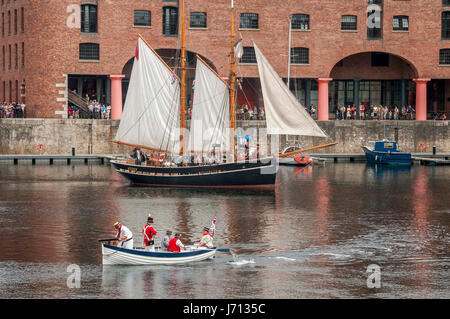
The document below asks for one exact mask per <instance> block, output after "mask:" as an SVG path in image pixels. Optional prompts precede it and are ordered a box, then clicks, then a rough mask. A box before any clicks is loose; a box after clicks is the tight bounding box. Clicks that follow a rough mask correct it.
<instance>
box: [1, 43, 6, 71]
mask: <svg viewBox="0 0 450 319" xmlns="http://www.w3.org/2000/svg"><path fill="white" fill-rule="evenodd" d="M2 65H3V71H5V69H6V47H5V46H3V49H2Z"/></svg>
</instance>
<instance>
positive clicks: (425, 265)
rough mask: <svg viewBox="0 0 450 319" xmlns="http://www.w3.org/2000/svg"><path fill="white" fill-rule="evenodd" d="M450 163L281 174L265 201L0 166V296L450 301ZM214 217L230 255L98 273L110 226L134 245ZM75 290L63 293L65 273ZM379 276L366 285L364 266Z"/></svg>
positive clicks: (89, 173)
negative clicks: (74, 272) (77, 281)
mask: <svg viewBox="0 0 450 319" xmlns="http://www.w3.org/2000/svg"><path fill="white" fill-rule="evenodd" d="M449 188H450V168H448V167H436V168H432V167H421V166H414V167H412V168H406V169H405V168H400V169H395V168H383V167H371V166H367V165H366V164H355V163H351V164H350V163H349V164H327V165H326V166H324V167H308V168H306V169H300V168H290V167H282V168H280V172H279V175H278V180H277V187H276V190H275V191H274V192H255V191H245V192H244V191H232V190H224V191H220V190H215V191H209V190H188V189H156V188H137V187H132V186H129V184H128V183H127V182H126V181H125V180H124V179H123V178H122V177H121V176H119V175H118V174H117V173H116V172H114V171H113V169H112V168H111V167H109V166H101V165H98V166H96V165H89V166H87V165H75V166H65V165H61V166H57V165H55V166H26V165H19V166H13V165H5V164H4V165H0V230H1V231H0V233H1V235H0V298H183V299H185V298H450V271H449V268H450V253H449V252H450V240H449V226H450V196H449ZM149 213H151V215H152V217H153V218H154V220H155V228H156V229H157V230H158V231H159V233H158V236H157V241H158V242H159V241H160V240H161V238H162V235H163V234H164V232H165V230H166V229H172V230H174V231H179V232H181V233H182V234H183V236H182V240H184V241H185V242H186V241H189V240H193V239H196V238H198V237H199V236H200V235H201V228H202V227H203V226H209V224H210V222H211V218H212V217H213V216H214V215H216V216H217V229H218V230H217V233H216V239H215V244H216V245H217V246H218V247H230V248H232V250H233V254H229V253H217V255H216V258H215V259H214V260H212V261H204V262H200V263H197V264H193V265H184V266H128V267H126V266H105V267H103V266H102V265H101V251H100V246H99V245H98V243H97V239H99V238H105V237H110V236H111V235H114V233H115V232H114V230H113V228H112V225H113V223H114V222H115V221H116V220H120V221H122V222H123V223H124V224H125V225H127V226H128V227H129V228H130V229H131V230H132V231H133V232H134V237H135V241H134V242H135V244H140V242H141V240H142V235H141V233H140V231H141V229H142V227H143V225H144V223H145V221H146V217H147V215H148V214H149ZM71 264H77V265H79V266H80V268H81V288H79V289H77V288H72V289H69V288H68V287H67V278H68V276H69V273H68V272H67V267H68V266H69V265H71ZM371 264H376V265H379V266H380V267H381V288H368V287H367V277H368V275H369V273H367V272H366V270H367V267H368V266H369V265H371Z"/></svg>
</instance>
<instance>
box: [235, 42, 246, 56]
mask: <svg viewBox="0 0 450 319" xmlns="http://www.w3.org/2000/svg"><path fill="white" fill-rule="evenodd" d="M234 55H235V57H236V58H237V59H240V58H242V56H243V55H244V47H243V46H242V39H241V40H239V41H238V42H237V43H236V44H235V45H234Z"/></svg>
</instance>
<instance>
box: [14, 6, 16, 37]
mask: <svg viewBox="0 0 450 319" xmlns="http://www.w3.org/2000/svg"><path fill="white" fill-rule="evenodd" d="M14 34H17V9H14Z"/></svg>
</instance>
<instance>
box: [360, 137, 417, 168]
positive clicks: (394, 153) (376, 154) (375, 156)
mask: <svg viewBox="0 0 450 319" xmlns="http://www.w3.org/2000/svg"><path fill="white" fill-rule="evenodd" d="M362 148H363V150H364V153H365V154H366V159H367V162H369V163H377V164H394V165H395V164H406V165H411V163H412V158H411V153H405V152H400V151H399V150H398V149H397V142H394V141H375V142H369V144H368V145H367V146H363V147H362Z"/></svg>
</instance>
